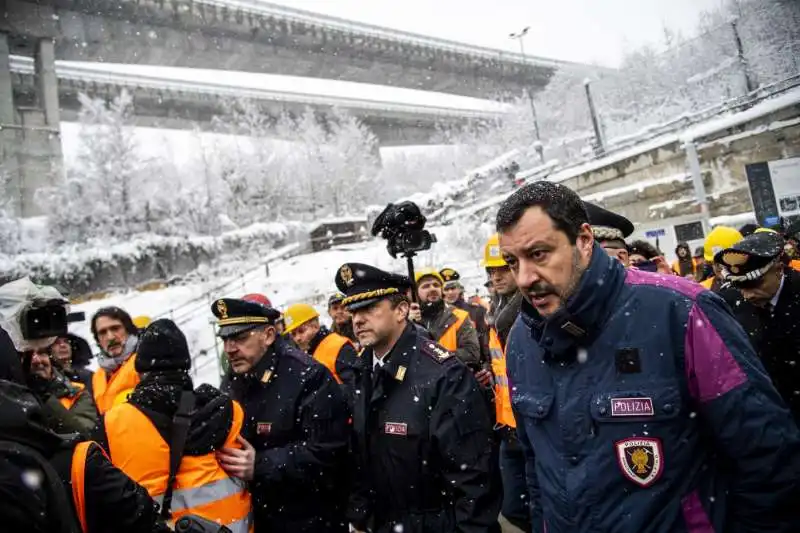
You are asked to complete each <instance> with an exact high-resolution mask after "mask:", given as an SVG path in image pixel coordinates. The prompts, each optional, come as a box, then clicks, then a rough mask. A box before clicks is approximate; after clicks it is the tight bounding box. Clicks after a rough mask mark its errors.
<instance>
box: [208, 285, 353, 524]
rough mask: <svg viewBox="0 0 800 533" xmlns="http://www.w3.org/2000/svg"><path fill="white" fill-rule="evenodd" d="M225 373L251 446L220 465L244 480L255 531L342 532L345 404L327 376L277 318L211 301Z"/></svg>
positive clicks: (230, 452)
mask: <svg viewBox="0 0 800 533" xmlns="http://www.w3.org/2000/svg"><path fill="white" fill-rule="evenodd" d="M211 310H212V312H213V313H214V315H215V316H216V317H217V319H218V325H219V333H218V335H219V336H220V337H221V338H222V340H223V342H224V349H225V355H226V356H227V358H228V360H229V362H230V369H231V370H230V372H229V373H228V375H227V376H226V377H225V379H224V380H223V384H222V390H224V391H230V393H231V396H232V397H233V399H234V400H236V401H238V402H239V403H241V404H242V407H243V408H244V416H245V422H244V426H243V429H242V435H243V436H244V438H245V439H247V441H248V442H249V443H251V444H252V447H248V448H245V449H235V448H231V449H225V450H224V453H223V454H221V455H220V462H221V464H222V467H223V468H224V469H225V471H226V472H228V473H229V474H230V475H231V476H234V477H238V478H241V479H245V480H247V481H249V485H250V492H251V493H252V495H253V514H254V519H255V531H256V533H261V532H269V533H295V532H300V531H302V532H303V533H339V532H341V533H346V532H347V519H346V517H345V511H346V507H347V496H348V490H347V487H348V484H347V483H348V476H349V473H348V471H347V466H348V463H347V458H348V447H349V442H350V422H349V412H348V409H347V403H346V400H345V397H344V393H343V392H342V390H341V388H340V387H339V385H338V384H337V383H336V381H335V380H334V379H333V376H332V375H331V374H330V372H328V370H327V369H326V368H325V367H324V366H322V364H320V363H318V362H317V361H315V360H314V359H312V358H311V357H310V356H309V355H308V354H306V353H305V352H303V351H301V350H300V349H298V348H296V347H295V346H293V345H291V344H289V342H288V341H286V340H285V339H284V338H283V337H281V336H278V334H277V332H276V331H275V321H276V320H278V318H279V317H280V312H278V311H277V310H275V309H274V308H272V307H267V306H265V305H262V304H259V303H257V302H254V301H249V300H238V299H233V298H223V299H220V300H217V301H216V302H214V304H213V305H212V307H211Z"/></svg>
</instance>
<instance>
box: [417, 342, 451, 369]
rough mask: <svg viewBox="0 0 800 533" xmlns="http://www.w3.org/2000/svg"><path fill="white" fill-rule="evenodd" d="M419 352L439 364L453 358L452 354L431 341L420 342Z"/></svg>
mask: <svg viewBox="0 0 800 533" xmlns="http://www.w3.org/2000/svg"><path fill="white" fill-rule="evenodd" d="M420 350H421V351H422V353H424V354H425V355H427V356H428V357H430V358H431V359H433V360H434V361H436V362H437V363H439V364H442V363H444V362H445V361H447V360H449V359H451V358H453V357H455V354H454V353H453V352H450V351H447V350H445V349H444V348H442V347H441V346H439V345H438V344H436V343H435V342H433V341H429V340H423V341H421V342H420Z"/></svg>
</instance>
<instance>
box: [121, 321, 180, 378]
mask: <svg viewBox="0 0 800 533" xmlns="http://www.w3.org/2000/svg"><path fill="white" fill-rule="evenodd" d="M135 367H136V371H137V372H140V373H141V372H164V371H175V370H179V371H180V370H182V371H188V370H189V369H190V368H191V367H192V357H191V355H189V346H188V344H187V343H186V337H185V336H184V335H183V332H182V331H181V330H180V329H179V328H178V326H176V325H175V322H173V321H172V320H169V319H168V318H162V319H159V320H156V321H155V322H153V323H152V324H150V325H149V326H147V329H145V330H144V332H143V333H142V334H141V336H140V337H139V346H138V349H137V351H136V363H135Z"/></svg>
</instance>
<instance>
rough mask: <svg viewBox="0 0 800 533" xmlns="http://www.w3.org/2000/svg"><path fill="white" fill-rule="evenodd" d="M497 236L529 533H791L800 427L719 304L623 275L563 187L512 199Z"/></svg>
mask: <svg viewBox="0 0 800 533" xmlns="http://www.w3.org/2000/svg"><path fill="white" fill-rule="evenodd" d="M497 230H498V232H499V233H500V247H501V250H502V253H503V256H504V258H505V260H506V261H507V262H508V264H509V266H510V267H511V269H512V271H513V273H514V276H515V278H516V281H517V284H518V285H519V288H520V290H521V291H522V293H523V295H524V298H525V301H524V302H523V306H522V310H521V313H520V317H519V318H518V319H517V322H516V324H515V325H514V327H513V329H512V331H511V334H510V336H509V340H508V345H507V354H506V355H507V360H508V375H509V381H510V382H511V385H512V389H511V390H512V403H513V407H514V410H515V416H516V419H517V432H518V436H519V440H520V442H521V443H522V446H523V448H524V449H525V452H526V457H527V479H528V486H529V491H530V494H531V504H532V518H533V522H534V531H536V532H543V531H547V532H548V533H565V532H570V533H572V532H575V533H584V532H593V533H600V532H603V533H605V532H609V533H611V532H614V533H700V532H702V533H713V532H717V533H721V532H725V533H728V532H736V533H738V532H785V533H789V532H791V531H794V532H796V531H800V518H799V517H800V506H798V504H797V503H798V501H800V500H798V499H797V498H798V485H799V484H800V431H798V428H797V426H796V424H795V422H794V421H793V420H792V418H791V415H790V414H789V411H788V409H787V408H786V406H785V404H784V403H783V401H782V400H781V398H780V396H779V395H778V393H777V392H776V390H775V388H774V387H773V385H772V383H771V382H770V380H769V377H768V376H767V374H766V373H765V371H764V368H763V367H762V365H761V363H760V362H759V360H758V358H757V356H756V354H755V352H754V351H753V348H752V346H751V345H750V343H749V341H748V339H747V335H746V334H745V333H744V331H743V330H742V328H741V327H740V326H739V325H738V324H737V322H736V320H735V319H734V318H733V317H732V316H731V314H730V311H729V309H728V307H727V306H726V305H725V304H724V302H723V301H722V300H721V299H720V298H719V297H717V296H716V295H714V294H712V293H711V292H709V291H706V290H704V289H703V288H702V287H701V286H700V285H698V284H696V283H694V282H692V281H689V280H685V279H682V278H680V277H678V276H664V275H660V274H654V273H648V272H643V271H640V270H636V269H630V270H627V271H626V269H625V268H624V267H623V266H622V265H621V264H620V263H619V262H618V261H615V260H613V259H611V258H609V256H608V255H607V254H605V253H603V250H602V248H600V247H599V245H598V244H597V243H596V242H595V239H594V237H593V236H592V228H591V226H590V225H589V223H588V218H587V214H586V209H585V207H584V205H583V203H582V202H581V200H580V198H579V197H578V195H577V194H575V193H574V192H573V191H571V190H569V189H568V188H566V187H564V186H560V185H555V184H552V183H549V182H537V183H534V184H531V185H528V186H525V187H524V188H522V189H520V190H519V191H517V192H516V193H514V194H513V195H512V196H510V197H509V198H508V199H507V200H506V201H505V202H504V203H503V205H502V206H501V207H500V210H499V212H498V214H497Z"/></svg>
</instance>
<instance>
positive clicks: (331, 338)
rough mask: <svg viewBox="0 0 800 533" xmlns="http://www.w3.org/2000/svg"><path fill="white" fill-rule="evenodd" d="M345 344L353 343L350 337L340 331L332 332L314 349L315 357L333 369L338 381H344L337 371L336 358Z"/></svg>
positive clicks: (332, 372) (332, 371)
mask: <svg viewBox="0 0 800 533" xmlns="http://www.w3.org/2000/svg"><path fill="white" fill-rule="evenodd" d="M345 344H350V345H352V344H353V343H352V342H350V339H348V338H347V337H344V336H342V335H339V334H338V333H333V332H331V333H330V334H328V335H327V336H326V337H325V338H324V339H322V342H320V343H319V345H318V346H317V349H316V350H314V356H313V357H314V359H316V360H317V361H319V362H320V363H322V364H323V365H325V368H327V369H328V370H330V371H331V374H333V377H334V379H335V380H336V383H340V384H341V383H342V378H340V377H339V374H337V373H336V359H337V358H338V357H339V351H340V350H341V349H342V347H343V346H344V345H345Z"/></svg>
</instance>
